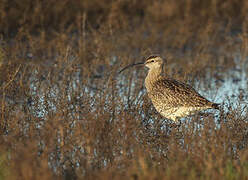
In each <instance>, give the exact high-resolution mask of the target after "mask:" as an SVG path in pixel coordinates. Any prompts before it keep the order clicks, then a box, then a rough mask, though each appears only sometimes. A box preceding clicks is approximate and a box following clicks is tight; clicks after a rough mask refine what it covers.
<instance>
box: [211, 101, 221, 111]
mask: <svg viewBox="0 0 248 180" xmlns="http://www.w3.org/2000/svg"><path fill="white" fill-rule="evenodd" d="M212 108H214V109H218V110H220V104H217V103H213V104H212Z"/></svg>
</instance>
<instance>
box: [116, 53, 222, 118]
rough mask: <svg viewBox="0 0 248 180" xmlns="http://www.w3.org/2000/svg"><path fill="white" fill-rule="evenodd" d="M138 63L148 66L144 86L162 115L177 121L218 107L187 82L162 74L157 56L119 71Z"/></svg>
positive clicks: (160, 63)
mask: <svg viewBox="0 0 248 180" xmlns="http://www.w3.org/2000/svg"><path fill="white" fill-rule="evenodd" d="M139 64H143V65H145V66H146V67H148V68H149V72H148V75H147V76H146V78H145V87H146V89H147V93H148V97H149V98H150V99H151V101H152V103H153V105H154V107H155V109H156V110H157V111H158V112H159V113H160V114H161V115H162V116H163V117H165V118H167V119H171V120H173V121H178V120H179V119H180V118H182V117H185V116H188V115H191V114H193V113H195V112H197V111H201V110H206V109H219V104H217V103H213V102H210V101H209V100H207V99H206V98H204V97H203V96H201V95H200V94H199V93H198V92H197V91H196V90H195V89H194V88H193V87H191V86H189V85H188V84H185V83H183V82H180V81H177V80H175V79H172V78H169V77H165V76H163V75H162V71H163V64H164V62H163V59H162V58H161V57H159V56H154V55H153V56H149V57H148V58H147V59H146V61H145V63H136V64H132V65H129V66H127V67H125V68H123V69H122V70H121V71H120V72H122V71H123V70H125V69H127V68H128V67H130V66H134V65H139Z"/></svg>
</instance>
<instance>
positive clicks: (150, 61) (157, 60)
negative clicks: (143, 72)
mask: <svg viewBox="0 0 248 180" xmlns="http://www.w3.org/2000/svg"><path fill="white" fill-rule="evenodd" d="M144 64H145V66H146V67H148V68H149V69H154V68H161V67H162V65H163V59H162V58H161V57H159V56H154V55H152V56H149V57H148V58H147V59H146V61H145V63H144Z"/></svg>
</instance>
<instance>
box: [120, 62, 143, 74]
mask: <svg viewBox="0 0 248 180" xmlns="http://www.w3.org/2000/svg"><path fill="white" fill-rule="evenodd" d="M137 65H144V63H143V62H139V63H133V64H129V65H127V66H126V67H124V68H123V69H122V70H120V71H119V74H120V73H121V72H123V71H125V70H126V69H128V68H130V67H133V66H137Z"/></svg>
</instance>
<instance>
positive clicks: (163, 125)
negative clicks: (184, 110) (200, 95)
mask: <svg viewBox="0 0 248 180" xmlns="http://www.w3.org/2000/svg"><path fill="white" fill-rule="evenodd" d="M247 9H248V3H247V2H246V0H228V1H220V0H213V1H197V0H188V1H180V0H176V1H175V0H167V1H152V0H151V1H142V2H140V1H133V0H125V1H124V0H120V1H109V0H103V1H97V0H94V1H92V0H84V1H70V0H64V1H55V0H44V1H31V0H18V1H17V0H15V1H0V88H1V89H0V104H1V106H0V107H1V108H0V179H32V180H33V179H223V178H224V179H247V178H248V173H247V172H248V150H247V149H246V148H247V137H248V136H247V129H248V125H247V117H248V114H247V113H246V112H247V111H246V107H245V108H244V109H242V108H243V106H238V107H237V108H234V106H233V102H229V101H228V99H223V100H222V101H223V105H224V106H225V108H226V109H228V111H227V112H220V113H216V114H215V115H216V116H218V117H217V118H216V117H214V114H210V115H206V116H204V117H201V116H198V115H196V116H193V117H191V118H187V119H186V121H185V122H184V123H183V124H182V126H181V129H180V132H178V131H177V130H176V129H173V128H169V124H170V123H171V122H170V121H167V120H164V119H162V118H161V117H160V116H159V115H158V114H157V113H156V111H155V110H154V108H153V106H152V105H151V102H150V101H149V99H148V98H147V96H146V92H145V89H144V86H143V81H144V77H145V75H146V72H145V71H144V69H142V68H137V69H130V70H127V71H126V72H124V73H123V74H121V75H119V76H116V73H117V72H118V71H119V70H120V69H121V67H124V66H125V65H127V64H129V63H133V62H138V61H140V60H142V57H146V56H147V55H150V54H152V53H159V54H161V55H162V56H165V57H166V59H167V64H166V67H165V68H166V73H167V74H169V75H172V76H173V77H175V78H177V79H180V80H182V81H189V82H191V83H192V85H194V82H196V81H197V82H202V83H203V84H204V88H205V90H206V91H210V88H211V83H210V79H209V77H208V76H207V74H210V76H211V77H215V78H216V79H217V80H222V79H223V77H224V76H225V74H226V72H227V71H229V70H230V69H233V68H234V67H236V66H237V65H243V64H245V62H246V57H247V53H248V51H247V42H248V38H247V37H248V36H247V15H246V14H247V13H246V12H247ZM237 54H238V55H239V56H240V60H241V61H240V62H239V63H240V64H237V62H236V61H234V59H235V58H236V56H237ZM134 85H135V86H134ZM216 86H217V87H218V83H217V84H216ZM209 87H210V88H209ZM245 92H246V90H245ZM212 96H213V97H214V94H213V95H212ZM241 99H242V94H240V100H239V101H238V102H236V103H237V104H242V101H241ZM216 119H217V121H216Z"/></svg>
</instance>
